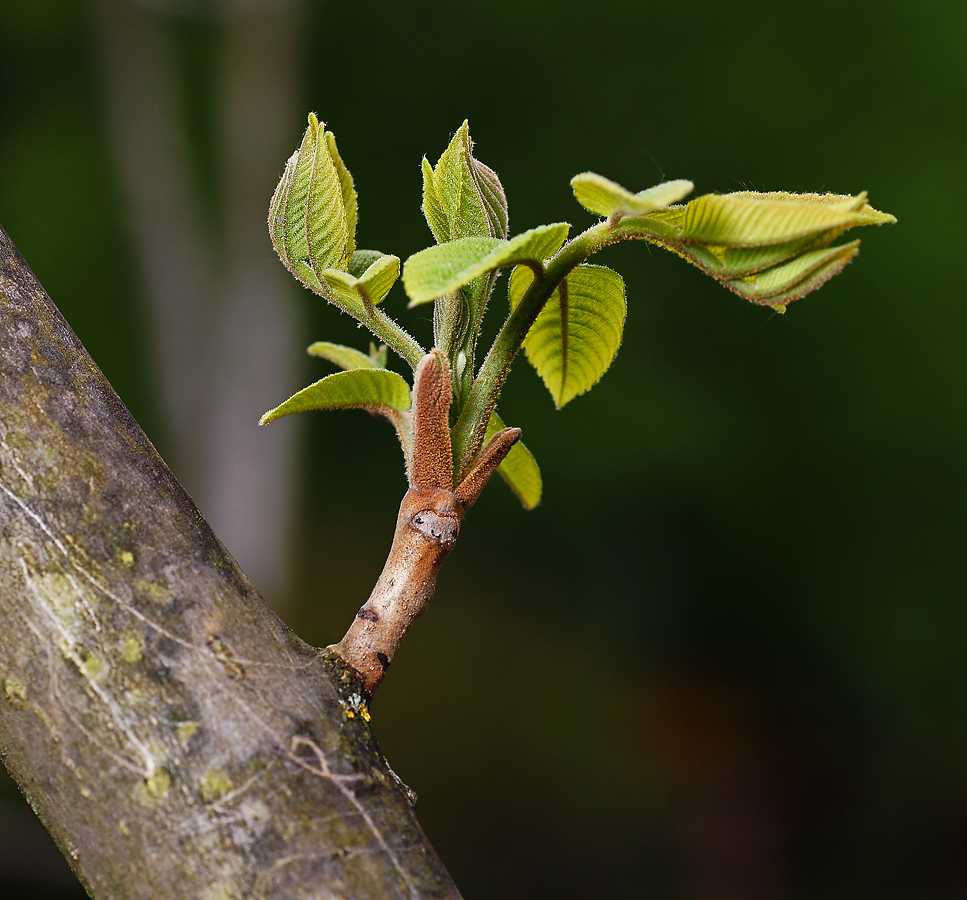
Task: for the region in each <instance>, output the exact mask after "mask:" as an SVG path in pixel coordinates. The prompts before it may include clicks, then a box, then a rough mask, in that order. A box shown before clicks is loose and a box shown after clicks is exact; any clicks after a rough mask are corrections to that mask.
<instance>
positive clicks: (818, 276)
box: [723, 241, 860, 306]
mask: <svg viewBox="0 0 967 900" xmlns="http://www.w3.org/2000/svg"><path fill="white" fill-rule="evenodd" d="M859 249H860V242H859V241H853V242H852V243H849V244H843V245H842V246H839V247H828V248H826V249H823V250H813V251H811V252H809V253H803V254H802V255H800V256H797V257H796V258H795V259H793V260H791V261H789V262H787V263H784V264H782V265H780V266H774V267H773V268H771V269H766V270H765V271H764V272H760V273H758V274H757V275H750V276H749V277H747V278H737V279H733V280H731V281H726V282H723V283H724V284H725V286H726V287H727V288H729V290H732V291H735V293H736V294H739V295H740V296H742V297H745V298H746V300H751V301H752V302H753V303H759V304H762V305H765V306H785V305H786V304H787V303H789V302H791V301H793V300H798V299H799V298H800V297H804V296H805V295H806V294H808V293H810V292H811V291H814V290H816V289H817V288H819V287H822V286H823V285H824V284H825V283H826V282H827V281H829V279H830V278H832V277H833V276H834V275H836V274H838V273H839V272H841V271H842V270H843V268H844V267H845V266H846V264H847V263H849V262H850V260H852V259H853V257H854V256H856V254H857V253H859Z"/></svg>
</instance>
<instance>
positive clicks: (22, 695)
mask: <svg viewBox="0 0 967 900" xmlns="http://www.w3.org/2000/svg"><path fill="white" fill-rule="evenodd" d="M3 692H4V694H5V695H6V697H7V700H8V701H9V702H10V703H12V704H13V705H14V706H19V707H23V706H25V705H26V703H27V688H26V687H24V684H23V682H22V681H20V679H18V678H9V677H8V678H4V679H3Z"/></svg>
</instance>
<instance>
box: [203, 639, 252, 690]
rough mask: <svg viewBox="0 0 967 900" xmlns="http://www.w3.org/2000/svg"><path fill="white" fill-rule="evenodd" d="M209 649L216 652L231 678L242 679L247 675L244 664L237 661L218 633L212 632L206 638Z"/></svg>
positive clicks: (215, 654)
mask: <svg viewBox="0 0 967 900" xmlns="http://www.w3.org/2000/svg"><path fill="white" fill-rule="evenodd" d="M205 643H206V644H207V645H208V649H209V650H211V652H212V653H213V654H214V656H215V659H217V660H218V661H219V662H220V663H221V664H222V668H223V669H224V670H225V674H227V675H228V677H229V678H237V679H238V680H239V681H241V680H242V679H243V678H244V677H245V669H244V668H243V667H242V664H241V663H239V662H237V661H236V659H235V658H234V656H233V655H232V651H231V650H230V649H229V647H228V645H227V644H226V643H225V642H224V641H223V640H222V639H221V638H220V637H219V636H218V635H217V634H210V635H208V637H207V638H206V639H205Z"/></svg>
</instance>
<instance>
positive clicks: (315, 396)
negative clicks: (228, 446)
mask: <svg viewBox="0 0 967 900" xmlns="http://www.w3.org/2000/svg"><path fill="white" fill-rule="evenodd" d="M409 406H410V388H409V385H408V384H407V383H406V382H405V381H404V380H403V379H402V378H400V376H399V375H397V374H396V373H395V372H390V371H389V370H388V369H375V368H358V369H350V370H349V371H346V372H336V374H335V375H327V376H326V377H325V378H323V379H321V380H320V381H317V382H316V383H315V384H310V385H309V387H307V388H303V389H302V390H301V391H299V392H298V393H297V394H293V395H292V396H291V397H290V398H289V399H288V400H286V401H285V403H282V404H280V405H279V406H277V407H276V408H275V409H272V410H269V411H268V412H267V413H266V414H265V415H264V416H262V418H261V419H259V425H267V424H268V423H269V422H272V421H274V420H275V419H278V418H281V417H282V416H287V415H289V413H295V412H306V411H307V410H312V409H368V410H371V411H373V412H376V413H380V414H381V415H384V416H386V417H387V418H388V419H390V420H391V421H393V422H394V424H395V422H396V420H397V419H398V418H399V417H400V416H401V415H402V414H403V413H404V412H406V410H407V409H409Z"/></svg>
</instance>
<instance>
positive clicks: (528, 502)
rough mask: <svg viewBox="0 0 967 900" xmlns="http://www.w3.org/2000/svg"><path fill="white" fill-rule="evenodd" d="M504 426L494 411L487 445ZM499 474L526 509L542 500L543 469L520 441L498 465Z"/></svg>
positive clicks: (488, 431) (488, 429)
mask: <svg viewBox="0 0 967 900" xmlns="http://www.w3.org/2000/svg"><path fill="white" fill-rule="evenodd" d="M503 427H504V423H503V422H501V421H500V417H499V416H498V415H497V413H493V414H492V415H491V417H490V422H489V423H488V425H487V435H486V437H485V438H484V444H485V445H486V443H487V441H489V440H490V439H491V438H492V437H493V436H494V435H495V434H496V433H497V432H498V431H500V430H501V429H502V428H503ZM497 474H498V475H500V477H501V478H503V479H504V481H506V482H507V484H508V486H509V487H510V489H511V490H512V491H513V492H514V493H515V494H516V495H517V499H518V500H520V502H521V504H523V507H524V509H533V508H534V507H535V506H537V504H538V503H540V502H541V491H542V490H543V482H542V481H541V470H540V469H539V468H538V467H537V460H535V459H534V455H533V454H532V453H531V452H530V450H528V449H527V448H526V447H525V446H524V445H523V444H522V443H521V442H520V441H518V442H517V443H516V444H514V446H513V447H511V449H510V452H509V453H508V454H507V455H506V456H505V457H504V460H503V462H502V463H501V464H500V465H499V466H498V467H497Z"/></svg>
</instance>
